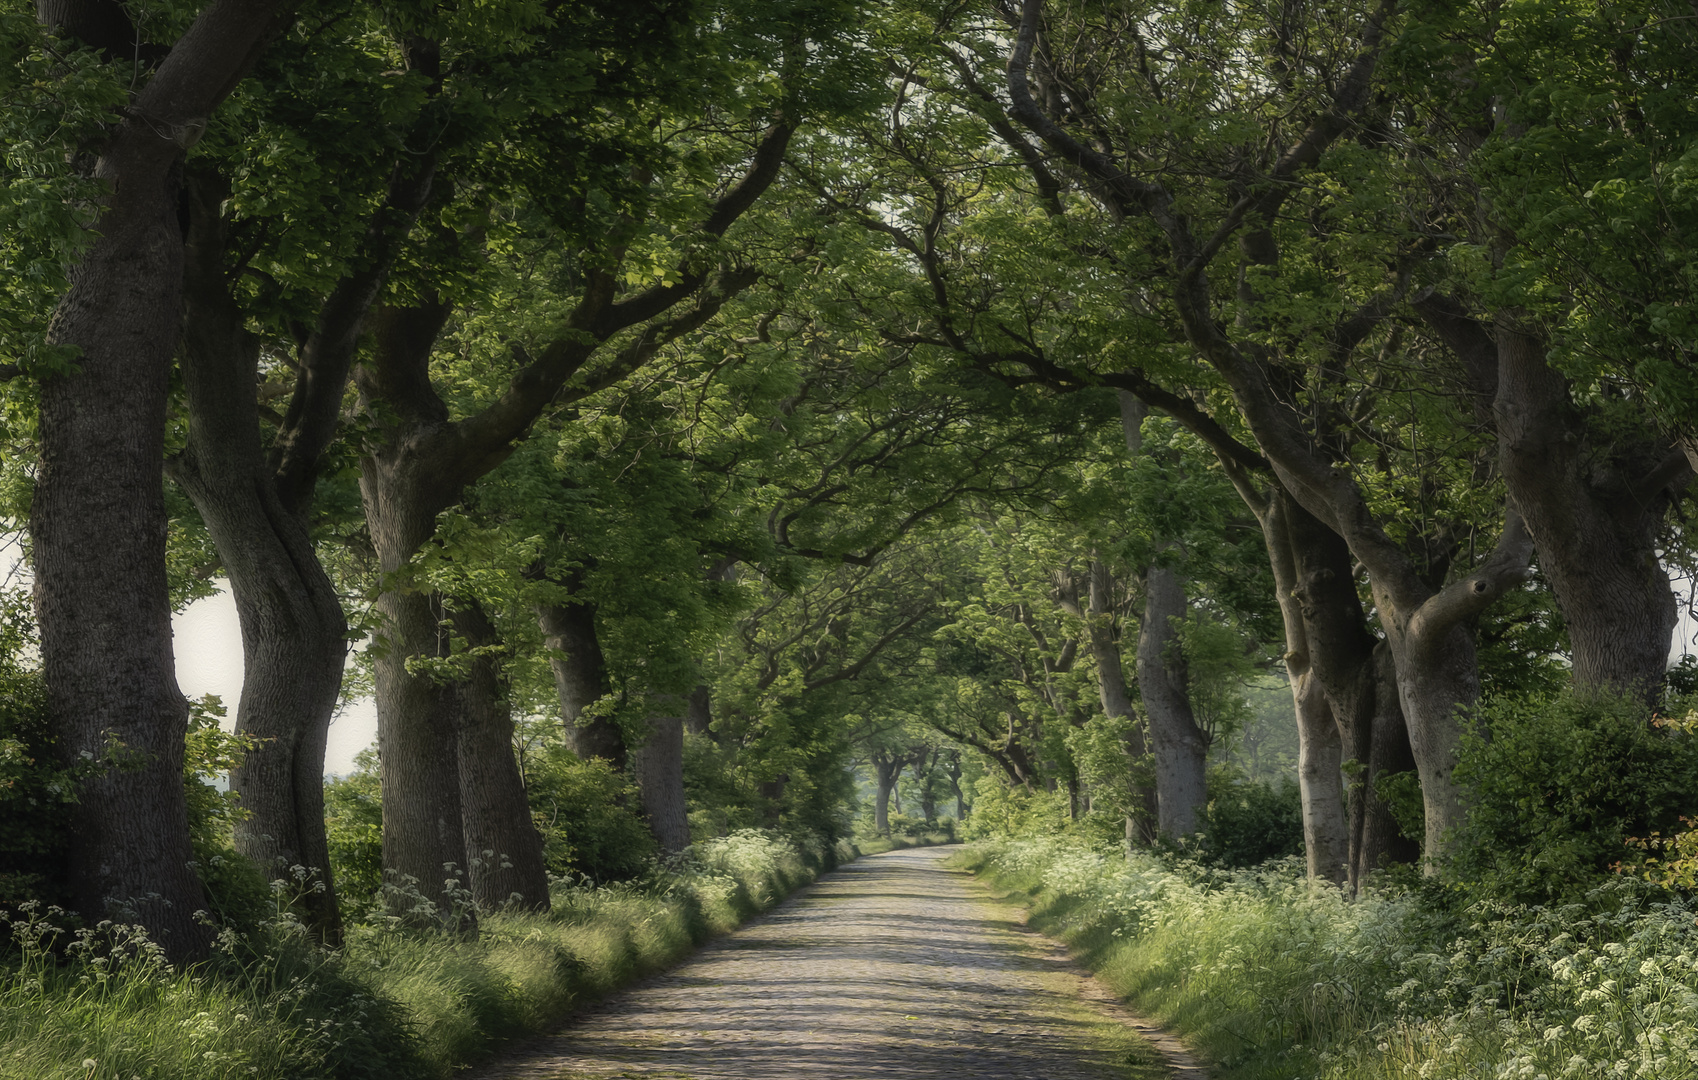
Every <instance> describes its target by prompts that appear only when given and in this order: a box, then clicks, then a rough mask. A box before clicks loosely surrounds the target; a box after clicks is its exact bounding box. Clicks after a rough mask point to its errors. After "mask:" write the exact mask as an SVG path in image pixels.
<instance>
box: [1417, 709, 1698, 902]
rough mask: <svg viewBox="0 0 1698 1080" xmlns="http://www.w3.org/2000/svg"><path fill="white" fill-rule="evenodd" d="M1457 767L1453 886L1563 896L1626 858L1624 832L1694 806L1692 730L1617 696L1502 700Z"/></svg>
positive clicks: (1519, 895)
mask: <svg viewBox="0 0 1698 1080" xmlns="http://www.w3.org/2000/svg"><path fill="white" fill-rule="evenodd" d="M1456 778H1457V780H1458V781H1459V782H1461V783H1463V784H1465V785H1467V786H1468V787H1469V789H1470V790H1471V792H1472V799H1473V803H1472V806H1471V808H1470V811H1469V815H1468V822H1467V824H1466V826H1464V827H1463V829H1462V831H1461V833H1460V835H1459V836H1458V837H1457V838H1456V840H1457V842H1456V845H1455V848H1454V855H1453V857H1452V860H1451V863H1450V866H1449V867H1448V876H1449V877H1450V879H1451V880H1452V881H1453V882H1455V883H1456V885H1457V886H1458V887H1459V888H1460V889H1461V890H1462V892H1463V894H1464V895H1465V896H1467V897H1471V898H1476V899H1481V898H1501V899H1505V900H1510V901H1513V902H1518V903H1549V902H1566V901H1573V900H1578V899H1580V898H1582V897H1583V896H1585V894H1586V893H1587V892H1588V891H1589V890H1591V889H1593V888H1595V887H1596V886H1597V885H1598V884H1599V883H1600V882H1601V881H1602V880H1603V879H1604V878H1605V877H1606V876H1607V875H1608V874H1609V871H1610V869H1611V867H1612V866H1614V865H1615V864H1616V863H1618V862H1619V861H1621V860H1622V859H1623V858H1626V857H1628V849H1627V844H1626V841H1627V838H1628V837H1634V836H1638V837H1643V836H1647V835H1650V834H1651V833H1653V832H1669V831H1672V830H1675V829H1677V828H1678V826H1679V819H1680V817H1681V816H1682V815H1683V814H1687V815H1691V814H1694V813H1698V738H1695V737H1694V736H1692V735H1689V734H1687V733H1685V732H1682V731H1679V730H1676V729H1675V728H1672V727H1658V726H1653V725H1652V724H1651V723H1650V714H1649V712H1648V711H1647V710H1646V709H1645V707H1644V706H1642V705H1640V704H1639V703H1637V702H1634V701H1630V700H1623V699H1620V698H1611V697H1603V696H1579V695H1574V694H1563V695H1560V696H1555V697H1551V698H1544V699H1540V698H1523V699H1508V700H1500V701H1498V702H1495V703H1493V704H1491V705H1488V706H1487V707H1485V708H1484V709H1483V710H1482V722H1481V724H1480V726H1479V727H1477V728H1476V730H1474V731H1473V732H1472V733H1470V734H1468V735H1466V736H1465V737H1464V739H1463V744H1462V751H1461V755H1460V759H1459V760H1458V762H1457V768H1456Z"/></svg>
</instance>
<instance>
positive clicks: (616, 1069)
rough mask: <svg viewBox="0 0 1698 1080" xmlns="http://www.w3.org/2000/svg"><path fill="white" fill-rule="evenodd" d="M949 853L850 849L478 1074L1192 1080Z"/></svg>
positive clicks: (540, 1078) (553, 1079) (1195, 1079)
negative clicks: (702, 943)
mask: <svg viewBox="0 0 1698 1080" xmlns="http://www.w3.org/2000/svg"><path fill="white" fill-rule="evenodd" d="M951 850H952V849H947V848H928V849H921V850H914V851H901V852H891V853H889V854H885V855H875V856H871V857H868V858H864V859H860V860H858V861H856V862H854V863H851V864H850V865H848V866H846V867H844V868H843V869H841V870H838V871H837V872H835V873H833V874H831V875H829V876H828V877H826V878H824V879H822V880H821V881H820V882H818V883H817V884H815V885H814V886H812V887H811V888H809V889H806V890H804V891H803V892H802V893H801V894H799V895H798V896H796V897H795V898H792V899H791V900H790V901H789V902H787V903H785V904H784V905H782V906H780V907H779V908H777V909H775V910H774V911H772V912H770V913H769V914H767V915H765V916H763V917H762V918H760V919H757V920H755V921H753V922H751V923H749V924H748V925H746V926H744V927H743V928H742V929H740V930H738V931H736V932H735V933H732V934H729V935H727V936H726V937H723V938H721V939H719V940H718V941H715V942H713V943H711V944H709V945H708V946H707V947H705V948H704V949H702V950H701V952H699V953H697V954H696V956H695V957H694V958H692V959H691V960H690V961H689V962H687V963H685V964H684V965H683V966H681V967H678V968H675V969H673V970H672V971H671V972H669V973H667V974H666V975H663V976H660V977H657V978H654V979H651V980H649V981H648V982H646V983H642V984H640V985H638V986H637V987H635V988H633V989H631V990H629V991H627V992H625V993H622V994H620V995H617V996H616V997H614V998H612V999H610V1000H609V1001H607V1002H605V1003H603V1004H602V1005H601V1006H600V1007H598V1008H596V1009H595V1010H593V1011H591V1012H588V1013H586V1014H585V1015H583V1016H582V1017H580V1018H578V1019H577V1020H575V1021H574V1022H573V1023H572V1025H571V1026H569V1027H567V1028H566V1029H564V1030H563V1031H561V1032H560V1033H558V1034H556V1035H553V1036H550V1037H548V1038H545V1039H542V1040H538V1041H537V1042H534V1043H531V1044H528V1045H527V1046H525V1047H523V1048H521V1049H520V1051H519V1052H518V1053H516V1054H515V1055H514V1056H512V1057H510V1058H508V1059H506V1060H505V1061H502V1062H498V1063H496V1064H495V1065H494V1066H492V1067H491V1068H489V1069H487V1070H486V1071H484V1072H482V1073H480V1074H479V1075H480V1077H481V1078H482V1080H544V1078H548V1080H579V1078H588V1077H642V1078H655V1080H658V1078H661V1077H669V1078H690V1080H789V1078H803V1080H874V1078H877V1080H922V1078H923V1080H1134V1078H1135V1080H1158V1078H1165V1077H1168V1076H1175V1077H1183V1078H1184V1080H1204V1073H1203V1072H1202V1070H1201V1069H1196V1068H1195V1062H1193V1061H1191V1060H1190V1059H1189V1058H1188V1057H1186V1056H1184V1055H1183V1050H1182V1049H1181V1048H1179V1046H1178V1044H1177V1043H1175V1042H1173V1041H1172V1040H1171V1039H1167V1038H1165V1037H1163V1036H1161V1035H1160V1033H1159V1032H1155V1031H1154V1029H1152V1028H1149V1027H1148V1025H1144V1024H1141V1023H1139V1022H1138V1021H1137V1019H1136V1018H1134V1017H1132V1016H1131V1014H1129V1013H1127V1012H1126V1011H1125V1010H1124V1009H1122V1008H1121V1007H1120V1006H1119V1005H1118V1004H1116V1003H1115V1002H1113V1001H1112V1000H1111V999H1110V998H1109V997H1108V995H1107V994H1106V993H1105V992H1104V991H1102V990H1101V989H1100V988H1098V987H1097V986H1096V984H1095V983H1094V982H1093V981H1092V980H1091V979H1090V978H1089V977H1088V976H1087V975H1086V974H1085V973H1084V972H1083V971H1082V970H1081V969H1080V968H1078V967H1077V966H1076V965H1074V964H1073V963H1072V962H1071V961H1069V960H1068V958H1067V955H1066V953H1065V951H1064V950H1062V948H1061V947H1060V946H1058V945H1056V944H1055V943H1054V942H1052V941H1050V940H1049V939H1047V938H1045V937H1043V936H1042V935H1039V934H1037V933H1035V932H1033V931H1030V930H1027V929H1026V928H1025V927H1024V926H1022V925H1021V924H1020V922H1019V921H1018V912H1017V910H1016V909H1014V908H1013V907H1012V906H1010V905H1006V904H998V903H995V902H993V901H992V900H990V899H989V898H988V896H987V894H986V893H985V891H984V889H983V888H982V887H980V886H979V885H978V883H977V882H976V881H974V880H973V879H972V877H971V876H970V875H968V874H966V873H964V872H962V871H958V870H951V869H948V868H946V867H944V866H943V865H942V860H943V859H944V858H946V857H947V856H948V855H949V854H950V851H951ZM1135 1029H1143V1030H1145V1031H1148V1032H1149V1033H1150V1034H1152V1035H1153V1036H1154V1042H1152V1041H1150V1040H1147V1039H1145V1038H1144V1037H1142V1036H1140V1035H1139V1034H1138V1033H1137V1031H1136V1030H1135ZM1175 1055H1178V1056H1175ZM1174 1066H1178V1069H1177V1070H1175V1069H1174V1068H1173V1067H1174Z"/></svg>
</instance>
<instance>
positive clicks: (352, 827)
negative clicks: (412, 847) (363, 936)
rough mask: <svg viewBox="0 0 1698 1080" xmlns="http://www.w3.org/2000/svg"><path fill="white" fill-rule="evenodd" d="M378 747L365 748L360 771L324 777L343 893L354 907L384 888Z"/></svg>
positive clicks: (335, 869) (327, 824) (333, 856)
mask: <svg viewBox="0 0 1698 1080" xmlns="http://www.w3.org/2000/svg"><path fill="white" fill-rule="evenodd" d="M377 768H378V766H377V751H376V750H375V749H373V748H371V747H367V748H366V749H364V750H361V751H360V752H359V754H358V755H357V756H356V757H355V758H354V771H353V772H352V773H350V774H348V775H347V776H339V777H332V778H330V779H327V780H325V782H324V831H325V835H326V839H328V841H329V843H330V871H331V875H332V878H333V880H334V881H335V882H336V891H337V895H338V898H339V899H340V900H341V902H342V904H343V906H344V907H345V908H348V910H349V911H351V912H358V911H359V910H360V908H361V907H363V906H365V905H369V904H371V903H373V902H375V900H376V899H377V896H378V893H379V891H380V890H381V889H382V887H383V783H382V779H381V778H380V777H379V775H378V771H377Z"/></svg>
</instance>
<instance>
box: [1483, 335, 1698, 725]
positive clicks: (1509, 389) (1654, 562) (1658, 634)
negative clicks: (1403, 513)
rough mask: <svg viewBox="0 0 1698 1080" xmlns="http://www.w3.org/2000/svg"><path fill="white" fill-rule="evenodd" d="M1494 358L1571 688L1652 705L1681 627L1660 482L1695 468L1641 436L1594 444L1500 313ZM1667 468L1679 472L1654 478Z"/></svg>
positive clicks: (1509, 446)
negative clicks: (1662, 539) (1632, 441)
mask: <svg viewBox="0 0 1698 1080" xmlns="http://www.w3.org/2000/svg"><path fill="white" fill-rule="evenodd" d="M1497 357H1498V393H1497V400H1496V401H1495V402H1494V403H1493V407H1492V408H1493V413H1494V414H1495V416H1496V418H1497V428H1498V463H1499V467H1500V468H1501V470H1502V472H1503V478H1504V483H1505V485H1506V486H1507V487H1508V489H1509V496H1510V498H1511V499H1513V500H1514V501H1515V505H1516V508H1517V509H1519V510H1520V511H1521V516H1522V517H1523V518H1525V519H1526V521H1527V531H1528V532H1529V533H1531V534H1532V537H1533V542H1534V544H1535V546H1536V547H1537V548H1538V551H1539V568H1540V569H1541V570H1543V571H1544V574H1545V578H1546V579H1547V580H1548V581H1549V582H1550V583H1551V592H1552V594H1553V595H1554V597H1555V598H1556V602H1557V606H1558V608H1560V609H1561V611H1562V618H1563V623H1564V624H1565V625H1566V626H1567V627H1568V639H1569V642H1570V644H1571V645H1572V646H1573V657H1574V668H1573V679H1574V685H1575V687H1576V688H1577V689H1581V690H1605V691H1609V692H1614V693H1625V694H1631V695H1633V696H1635V697H1638V698H1640V699H1642V700H1644V701H1646V702H1647V703H1650V702H1652V701H1653V700H1654V699H1655V698H1656V696H1657V694H1658V693H1660V692H1661V690H1662V684H1663V674H1664V672H1665V671H1666V670H1667V668H1668V657H1669V642H1670V640H1671V639H1672V637H1673V634H1674V627H1675V623H1676V622H1677V614H1676V608H1675V600H1674V591H1673V589H1671V588H1670V586H1669V577H1668V573H1667V572H1666V571H1665V570H1664V569H1663V564H1662V560H1661V559H1660V558H1659V557H1658V551H1657V546H1658V545H1657V531H1658V526H1659V525H1660V524H1661V522H1662V519H1663V516H1664V514H1665V513H1666V512H1667V510H1668V505H1669V500H1668V494H1667V485H1668V484H1669V483H1670V482H1671V481H1672V480H1674V479H1675V478H1676V475H1677V476H1678V478H1679V480H1680V481H1681V482H1684V481H1685V480H1686V479H1687V478H1689V477H1690V475H1691V470H1690V469H1689V468H1688V467H1687V466H1686V462H1685V459H1684V456H1682V455H1679V454H1677V453H1676V452H1675V450H1674V448H1673V447H1672V446H1671V445H1670V444H1668V443H1667V442H1666V441H1665V440H1653V439H1651V438H1650V437H1649V432H1646V433H1644V434H1642V435H1641V438H1640V440H1639V445H1618V446H1614V447H1610V448H1609V450H1611V451H1613V453H1606V452H1604V451H1602V450H1601V449H1600V448H1597V447H1594V446H1592V445H1590V440H1588V439H1587V438H1586V431H1585V427H1586V425H1585V420H1584V418H1583V417H1582V416H1581V415H1580V414H1579V412H1578V410H1576V409H1575V408H1574V407H1573V405H1572V404H1571V403H1570V400H1569V394H1568V384H1567V380H1565V379H1563V377H1562V376H1561V375H1558V374H1557V373H1556V372H1555V371H1553V370H1552V369H1551V367H1550V364H1549V363H1548V362H1547V361H1546V359H1545V346H1544V343H1543V342H1542V341H1540V340H1539V339H1538V338H1536V337H1535V336H1533V335H1532V334H1531V333H1529V332H1528V331H1527V330H1525V329H1524V328H1522V327H1521V326H1520V324H1519V323H1518V322H1517V321H1516V320H1514V319H1513V318H1511V317H1509V316H1508V315H1507V314H1502V315H1500V316H1499V318H1498V320H1497ZM1612 459H1613V460H1612ZM1636 459H1637V460H1636ZM1665 462H1672V463H1673V464H1674V465H1676V466H1678V473H1677V474H1672V475H1671V474H1665V473H1663V472H1661V471H1660V467H1661V466H1662V465H1663V464H1664V463H1665ZM1647 478H1650V479H1649V482H1646V481H1647Z"/></svg>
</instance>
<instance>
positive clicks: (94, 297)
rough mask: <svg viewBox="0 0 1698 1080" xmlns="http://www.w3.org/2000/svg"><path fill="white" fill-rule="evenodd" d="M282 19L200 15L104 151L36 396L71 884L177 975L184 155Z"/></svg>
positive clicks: (244, 6)
mask: <svg viewBox="0 0 1698 1080" xmlns="http://www.w3.org/2000/svg"><path fill="white" fill-rule="evenodd" d="M277 7H278V5H276V4H274V3H264V2H257V0H247V2H240V0H220V2H218V3H214V4H212V5H211V6H210V7H208V8H207V9H205V10H204V11H203V12H202V13H201V14H200V16H199V17H198V18H196V20H195V22H194V24H193V25H192V26H191V27H190V28H189V30H188V31H187V32H186V33H185V34H184V35H183V37H182V38H181V39H180V40H179V41H178V42H177V43H176V45H175V47H174V48H173V50H172V52H171V55H170V56H169V57H168V58H167V59H166V61H165V63H164V64H163V65H162V66H161V67H160V69H159V70H158V72H157V73H156V74H155V75H154V76H153V77H152V78H151V79H150V80H149V81H148V82H147V84H146V85H145V86H144V87H143V88H142V89H141V91H140V92H139V93H138V94H137V95H136V97H135V98H134V100H133V101H132V102H131V104H130V106H129V108H127V109H126V110H125V119H123V120H122V121H121V122H119V123H118V124H117V125H116V127H115V128H114V130H113V133H112V136H111V138H110V139H109V140H108V141H107V142H106V143H105V144H104V145H103V146H102V147H101V148H100V156H99V160H98V162H97V164H96V166H95V174H96V176H97V177H98V178H99V179H101V180H103V181H105V182H106V184H107V194H106V198H105V200H104V202H103V204H102V206H101V208H100V214H99V219H98V221H97V223H96V224H95V226H94V229H93V230H92V231H93V232H94V234H95V237H96V239H95V240H94V242H93V244H92V245H91V246H90V247H89V249H88V251H87V252H86V253H85V254H84V255H83V257H82V258H81V260H80V261H79V262H78V264H77V265H76V266H75V267H73V268H72V270H71V273H70V280H71V285H70V290H69V291H68V292H67V293H66V295H65V297H64V299H63V300H61V301H60V303H59V306H58V308H57V309H56V310H55V312H54V314H53V320H52V322H51V324H50V325H49V327H48V334H47V338H48V341H49V342H50V343H51V344H54V345H63V346H71V347H74V348H75V349H76V350H77V352H78V357H77V359H76V361H75V366H74V368H73V369H72V370H70V371H68V372H65V373H62V374H54V375H49V376H47V377H44V378H43V379H42V381H41V396H40V410H39V427H38V436H39V442H40V448H41V457H40V465H39V468H38V472H37V477H36V488H35V492H34V497H33V499H32V502H31V507H30V534H31V540H32V552H33V557H34V569H35V599H36V612H37V617H38V620H39V625H40V629H41V661H42V672H43V675H44V677H45V680H46V683H47V698H48V707H49V709H50V710H51V711H52V714H53V716H54V722H55V727H56V731H57V735H58V738H57V739H56V741H55V743H54V752H55V755H56V757H57V758H58V759H59V761H60V763H61V764H62V765H64V766H67V767H75V768H79V769H83V770H87V771H88V775H87V776H86V778H85V779H84V780H83V781H82V783H81V784H80V785H79V789H78V798H77V801H76V803H75V804H74V809H73V811H72V817H73V821H72V838H71V842H70V843H71V846H70V851H69V853H68V865H67V870H68V878H69V882H70V886H71V889H72V891H73V894H74V896H75V898H76V905H77V908H78V910H79V911H80V912H81V913H82V915H83V916H84V918H85V919H87V921H88V922H89V923H90V924H93V923H95V922H98V921H99V920H101V919H105V918H111V917H121V918H125V919H126V920H127V921H131V922H136V921H139V922H141V923H142V924H143V925H145V926H146V927H147V928H148V930H149V932H150V934H152V935H153V937H154V939H155V940H157V941H158V942H159V943H160V944H161V945H162V946H163V947H164V948H165V950H166V953H167V955H168V956H170V957H171V958H172V959H173V960H174V961H178V962H182V961H188V960H193V959H196V958H198V957H200V956H202V955H203V954H204V953H205V951H206V949H207V947H208V946H209V945H210V942H211V940H212V929H211V927H208V926H205V925H202V924H200V923H198V922H197V921H196V920H195V918H194V915H195V913H196V912H197V911H199V910H201V909H202V908H204V907H205V903H204V900H203V898H202V893H201V888H200V883H199V881H198V880H197V878H196V876H195V873H194V870H193V868H192V867H191V865H190V860H191V855H190V847H189V836H188V812H187V806H186V803H185V801H184V797H183V735H184V732H185V730H186V722H187V715H188V714H187V706H186V704H185V702H184V700H183V695H182V693H181V691H180V690H179V689H178V687H177V680H176V674H175V670H174V665H173V662H172V655H171V613H170V602H169V597H168V592H167V587H166V575H165V534H166V518H165V507H164V500H163V496H162V484H163V479H164V477H163V462H164V435H165V406H166V394H167V385H168V381H169V371H170V363H171V357H172V354H173V352H174V351H175V347H176V343H177V333H178V328H179V324H178V319H179V317H180V304H181V286H182V271H183V237H182V234H181V232H180V226H179V223H178V220H177V205H178V191H179V188H180V184H181V176H182V160H183V153H184V151H185V150H186V149H187V147H188V146H189V145H191V144H192V143H193V142H194V140H195V139H196V138H198V136H199V134H200V133H201V132H202V131H204V130H205V126H206V118H207V117H208V116H209V115H210V114H211V113H212V111H213V110H214V109H215V108H216V107H217V106H218V104H219V103H220V102H222V101H223V99H224V98H225V97H226V96H227V95H228V94H229V92H230V90H231V89H232V88H233V87H234V86H235V84H236V82H237V81H238V80H239V79H240V77H241V75H242V73H243V72H244V71H245V70H246V67H247V65H248V63H249V62H250V60H251V58H252V57H253V56H254V55H257V52H258V50H259V49H260V48H261V47H262V45H263V39H264V33H265V30H266V28H267V27H268V26H269V25H270V23H271V20H272V17H273V15H274V14H275V12H276V10H277ZM108 9H109V5H106V4H89V5H80V4H74V3H56V4H50V5H46V6H44V7H43V9H42V11H41V13H40V14H41V15H42V16H43V18H45V19H47V20H48V21H49V22H50V24H53V25H58V26H61V27H65V28H67V29H70V30H72V31H73V32H75V31H77V30H78V29H79V28H86V27H87V26H92V25H93V24H94V23H95V22H98V21H99V20H100V18H101V17H102V16H101V11H102V10H108ZM85 14H86V15H87V16H88V17H87V19H86V20H85V19H84V15H85ZM90 32H93V31H90ZM99 44H102V45H104V44H106V43H104V42H102V43H99Z"/></svg>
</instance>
